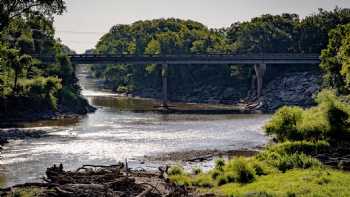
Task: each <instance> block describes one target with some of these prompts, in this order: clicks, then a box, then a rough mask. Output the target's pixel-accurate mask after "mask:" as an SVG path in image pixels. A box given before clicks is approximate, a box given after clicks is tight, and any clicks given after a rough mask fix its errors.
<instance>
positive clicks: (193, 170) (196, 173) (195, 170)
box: [192, 167, 202, 175]
mask: <svg viewBox="0 0 350 197" xmlns="http://www.w3.org/2000/svg"><path fill="white" fill-rule="evenodd" d="M192 173H193V174H195V175H198V174H200V173H202V169H201V168H197V167H195V168H193V169H192Z"/></svg>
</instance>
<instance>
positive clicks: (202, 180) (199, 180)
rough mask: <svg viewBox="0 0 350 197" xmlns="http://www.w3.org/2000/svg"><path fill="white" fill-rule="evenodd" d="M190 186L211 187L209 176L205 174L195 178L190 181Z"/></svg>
mask: <svg viewBox="0 0 350 197" xmlns="http://www.w3.org/2000/svg"><path fill="white" fill-rule="evenodd" d="M192 185H193V186H198V187H213V183H212V179H211V177H210V175H207V174H200V175H197V176H195V177H194V178H193V180H192Z"/></svg>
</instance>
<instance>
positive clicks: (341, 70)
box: [321, 24, 350, 93]
mask: <svg viewBox="0 0 350 197" xmlns="http://www.w3.org/2000/svg"><path fill="white" fill-rule="evenodd" d="M321 60H322V62H321V68H322V69H323V71H324V73H325V74H324V82H325V85H326V86H328V87H332V88H335V89H337V90H338V91H339V92H340V93H349V92H350V24H347V25H342V26H338V27H337V28H336V29H334V30H332V31H331V32H330V33H329V43H328V46H327V48H326V49H324V50H323V51H322V54H321Z"/></svg>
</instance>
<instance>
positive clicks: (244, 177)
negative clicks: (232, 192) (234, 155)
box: [225, 158, 255, 183]
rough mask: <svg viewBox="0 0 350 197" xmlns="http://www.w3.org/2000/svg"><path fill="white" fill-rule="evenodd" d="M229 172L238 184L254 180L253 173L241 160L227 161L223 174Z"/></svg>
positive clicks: (246, 162)
mask: <svg viewBox="0 0 350 197" xmlns="http://www.w3.org/2000/svg"><path fill="white" fill-rule="evenodd" d="M227 172H231V173H233V174H234V175H235V179H236V181H237V182H240V183H249V182H252V181H253V180H254V179H255V171H254V169H253V168H252V167H251V166H250V165H249V164H248V161H247V160H245V159H243V158H238V159H234V160H231V161H229V163H228V164H227V166H226V167H225V173H227Z"/></svg>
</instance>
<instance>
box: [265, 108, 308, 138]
mask: <svg viewBox="0 0 350 197" xmlns="http://www.w3.org/2000/svg"><path fill="white" fill-rule="evenodd" d="M302 113H303V109H302V108H300V107H282V108H280V109H279V110H278V111H277V112H276V113H275V114H274V115H273V116H272V119H271V120H270V121H269V122H268V123H267V124H266V126H265V132H266V133H267V134H268V135H276V137H277V139H278V140H280V141H284V140H286V139H301V138H302V136H301V135H300V134H299V133H298V130H297V122H298V121H299V120H300V119H301V118H302Z"/></svg>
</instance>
